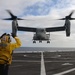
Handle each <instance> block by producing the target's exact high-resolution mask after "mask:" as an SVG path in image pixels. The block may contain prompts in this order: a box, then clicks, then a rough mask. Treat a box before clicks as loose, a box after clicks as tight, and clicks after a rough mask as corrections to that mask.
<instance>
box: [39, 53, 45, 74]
mask: <svg viewBox="0 0 75 75" xmlns="http://www.w3.org/2000/svg"><path fill="white" fill-rule="evenodd" d="M40 75H46V70H45V64H44V57H43V52H41V74H40Z"/></svg>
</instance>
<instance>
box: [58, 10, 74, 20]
mask: <svg viewBox="0 0 75 75" xmlns="http://www.w3.org/2000/svg"><path fill="white" fill-rule="evenodd" d="M73 13H74V10H73V11H72V12H71V13H70V14H69V15H68V16H65V18H61V19H58V20H75V18H71V16H72V14H73Z"/></svg>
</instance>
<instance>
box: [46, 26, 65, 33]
mask: <svg viewBox="0 0 75 75" xmlns="http://www.w3.org/2000/svg"><path fill="white" fill-rule="evenodd" d="M64 30H65V27H64V26H62V27H51V28H46V32H55V31H64Z"/></svg>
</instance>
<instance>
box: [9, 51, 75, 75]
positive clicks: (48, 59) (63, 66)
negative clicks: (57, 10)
mask: <svg viewBox="0 0 75 75" xmlns="http://www.w3.org/2000/svg"><path fill="white" fill-rule="evenodd" d="M9 75H75V52H74V51H64V52H58V51H57V52H25V53H14V54H13V61H12V64H11V65H10V67H9Z"/></svg>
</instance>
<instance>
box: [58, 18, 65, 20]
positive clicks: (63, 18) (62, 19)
mask: <svg viewBox="0 0 75 75" xmlns="http://www.w3.org/2000/svg"><path fill="white" fill-rule="evenodd" d="M57 20H65V18H61V19H57Z"/></svg>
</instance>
